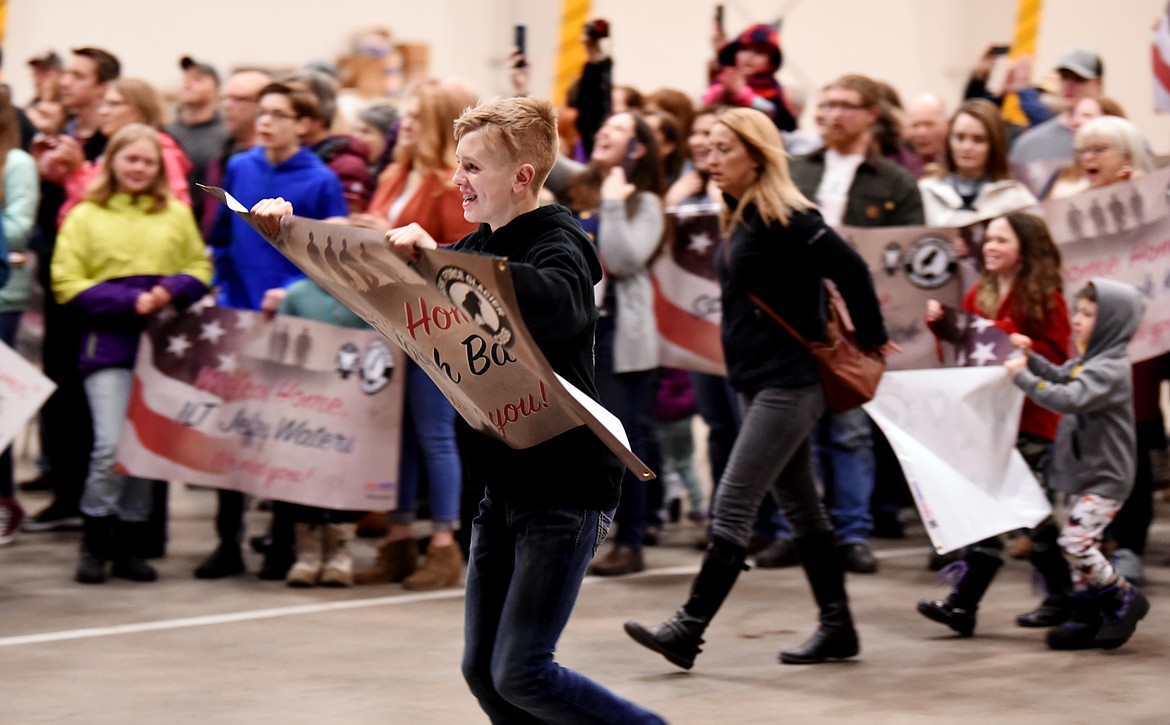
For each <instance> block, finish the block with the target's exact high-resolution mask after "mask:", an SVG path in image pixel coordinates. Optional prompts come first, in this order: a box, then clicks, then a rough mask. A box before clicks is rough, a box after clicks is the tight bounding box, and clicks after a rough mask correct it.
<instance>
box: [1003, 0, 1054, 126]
mask: <svg viewBox="0 0 1170 725" xmlns="http://www.w3.org/2000/svg"><path fill="white" fill-rule="evenodd" d="M1043 10H1044V0H1019V4H1018V5H1017V6H1016V34H1015V37H1014V38H1012V51H1011V55H1010V56H1009V57H1010V58H1011V59H1012V60H1015V59H1017V58H1019V57H1020V56H1024V55H1030V56H1032V57H1033V58H1035V57H1036V38H1037V36H1039V35H1040V18H1041V17H1042V16H1043ZM1001 113H1002V115H1003V118H1004V120H1005V121H1008V122H1010V123H1016V124H1019V125H1021V126H1027V125H1028V117H1027V116H1025V115H1024V111H1023V109H1021V108H1020V99H1019V98H1018V97H1017V96H1016V94H1015V93H1011V94H1009V95H1008V96H1007V98H1004V99H1003V110H1002V111H1001Z"/></svg>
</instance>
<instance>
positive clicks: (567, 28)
mask: <svg viewBox="0 0 1170 725" xmlns="http://www.w3.org/2000/svg"><path fill="white" fill-rule="evenodd" d="M589 6H590V0H563V5H562V13H561V39H560V45H559V47H558V48H557V73H556V76H555V77H554V78H553V89H552V94H551V97H552V102H553V103H554V104H555V105H558V106H559V105H561V104H562V103H564V102H565V94H566V92H567V91H568V90H569V86H571V85H573V83H574V82H576V80H577V79H578V78H580V77H581V69H582V68H584V67H585V46H584V44H583V43H582V42H581V34H582V33H584V32H585V21H586V20H588V19H589Z"/></svg>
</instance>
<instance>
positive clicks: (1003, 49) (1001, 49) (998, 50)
mask: <svg viewBox="0 0 1170 725" xmlns="http://www.w3.org/2000/svg"><path fill="white" fill-rule="evenodd" d="M1011 50H1012V46H1010V45H993V46H991V50H990V51H989V52H990V53H991V54H992V55H1007V54H1008V53H1010V52H1011Z"/></svg>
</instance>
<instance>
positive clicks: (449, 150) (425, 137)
mask: <svg viewBox="0 0 1170 725" xmlns="http://www.w3.org/2000/svg"><path fill="white" fill-rule="evenodd" d="M414 97H415V98H417V99H418V133H417V134H416V135H415V139H416V140H415V143H414V145H413V146H412V147H407V146H405V145H403V144H401V143H400V144H398V145H397V146H396V147H395V148H394V163H396V164H401V165H403V166H406V167H408V168H409V167H411V166H414V165H416V164H417V165H418V166H421V167H424V168H427V169H453V168H455V136H454V134H453V133H452V128H453V127H454V125H455V119H457V118H459V116H461V115H462V114H463V107H464V105H465V104H464V102H463V98H462V97H461V96H459V95H457V94H456V93H454V92H453V91H451V90H450V89H448V88H446V87H445V86H443V85H442V84H440V83H438V82H436V81H428V82H425V83H423V84H422V85H420V86H419V87H418V88H417V89H415V91H414Z"/></svg>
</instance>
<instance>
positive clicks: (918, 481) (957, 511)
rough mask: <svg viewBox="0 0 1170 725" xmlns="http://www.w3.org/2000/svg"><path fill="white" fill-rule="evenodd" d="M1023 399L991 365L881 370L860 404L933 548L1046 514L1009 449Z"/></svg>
mask: <svg viewBox="0 0 1170 725" xmlns="http://www.w3.org/2000/svg"><path fill="white" fill-rule="evenodd" d="M1023 403H1024V394H1023V392H1021V391H1020V389H1019V388H1017V387H1016V386H1015V385H1013V384H1012V382H1011V380H1010V379H1009V377H1008V374H1007V371H1006V369H1005V368H1003V367H1002V366H1000V365H995V366H988V367H967V368H942V369H938V370H900V371H893V372H887V373H886V374H885V375H884V376H882V381H881V384H880V385H878V389H877V394H876V395H875V396H874V399H873V400H871V401H870V402H868V403H866V404H865V406H864V408H865V412H866V413H868V414H869V416H870V418H872V419H873V421H874V423H876V424H877V425H878V426H879V427H880V428H881V429H882V432H883V433H884V434H885V436H886V438H887V439H888V440H889V442H890V446H891V447H892V448H893V449H894V453H895V454H896V455H897V457H898V463H899V464H900V465H901V467H902V471H903V472H904V473H905V475H906V481H907V482H908V483H909V484H910V492H911V494H912V495H913V497H914V503H915V505H916V506H917V508H918V512H919V515H920V516H921V518H922V522H923V524H924V525H925V527H926V532H927V534H928V535H929V536H930V540H931V543H932V544H933V545H934V547H935V549H936V550H937V551H938V552H939V553H946V552H949V551H954V550H956V549H959V548H961V547H963V546H966V545H968V544H972V543H975V542H977V541H982V540H983V539H986V538H988V537H990V536H995V535H996V534H1000V533H1003V532H1005V531H1011V530H1013V529H1019V528H1030V527H1033V526H1035V525H1036V524H1038V523H1040V521H1042V520H1043V519H1044V517H1045V516H1047V515H1048V514H1049V513H1050V512H1051V510H1052V508H1051V506H1050V505H1049V503H1048V499H1047V498H1046V497H1045V495H1044V491H1043V490H1042V489H1041V488H1040V484H1039V483H1038V482H1037V481H1036V477H1035V476H1033V475H1032V471H1031V470H1030V469H1029V468H1028V464H1027V463H1025V462H1024V459H1023V457H1022V456H1021V455H1020V452H1019V451H1018V450H1016V428H1017V426H1016V424H1015V422H1016V421H1017V420H1019V417H1020V410H1021V409H1022V407H1023Z"/></svg>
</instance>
